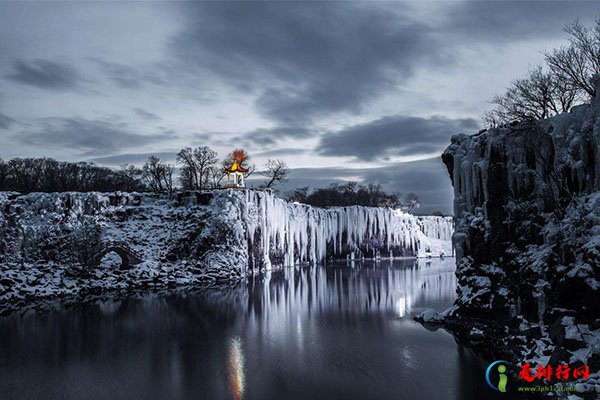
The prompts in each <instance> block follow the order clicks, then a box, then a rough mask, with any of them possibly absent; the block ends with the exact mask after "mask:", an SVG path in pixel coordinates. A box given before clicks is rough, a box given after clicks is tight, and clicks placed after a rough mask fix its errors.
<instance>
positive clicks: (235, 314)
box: [0, 259, 501, 400]
mask: <svg viewBox="0 0 600 400" xmlns="http://www.w3.org/2000/svg"><path fill="white" fill-rule="evenodd" d="M455 286H456V278H455V276H454V260H453V259H445V260H440V259H432V260H394V261H390V260H382V261H380V262H374V261H364V262H355V263H354V264H350V263H345V262H344V263H339V264H336V265H333V266H328V267H327V268H325V267H313V268H308V267H296V268H285V269H282V270H277V271H272V272H267V273H264V274H261V275H257V276H255V277H251V278H248V279H247V280H246V281H245V282H242V283H239V284H237V285H234V286H232V287H227V288H218V289H212V290H194V291H192V290H180V291H176V292H172V293H160V294H156V293H155V294H146V295H143V296H136V297H134V298H128V299H125V300H119V301H114V300H113V301H111V300H107V301H97V302H89V303H87V304H82V305H78V306H76V307H67V308H59V309H54V310H51V311H47V312H44V313H32V312H29V313H27V314H24V315H12V316H8V317H3V318H1V319H0V333H1V334H0V399H3V400H10V399H77V400H79V399H111V400H115V399H144V400H147V399H261V400H263V399H395V400H398V399H407V400H418V399H440V400H441V399H444V400H448V399H482V398H486V399H489V398H494V397H493V396H494V393H492V391H491V389H490V388H489V387H488V386H487V385H486V383H485V378H484V373H485V368H486V366H487V365H486V363H485V362H484V361H483V360H481V359H480V358H478V357H477V356H475V355H474V354H472V353H471V352H470V351H469V350H468V349H465V348H462V347H461V346H459V345H458V344H457V343H456V342H455V340H454V338H453V337H452V336H451V335H450V334H449V333H447V332H446V331H444V330H437V331H434V332H432V331H429V330H427V329H425V328H423V327H422V326H421V325H420V324H418V323H416V322H414V321H413V320H412V318H411V316H412V315H414V314H416V313H418V312H419V311H422V310H424V309H426V308H434V309H436V310H438V311H442V310H444V309H445V308H446V307H448V306H449V305H451V304H452V301H453V299H454V296H455ZM498 398H501V397H498Z"/></svg>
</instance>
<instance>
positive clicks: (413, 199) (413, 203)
mask: <svg viewBox="0 0 600 400" xmlns="http://www.w3.org/2000/svg"><path fill="white" fill-rule="evenodd" d="M419 202H420V200H419V196H418V195H417V194H416V193H408V194H407V195H406V197H405V198H404V207H405V209H406V212H411V211H412V210H413V209H414V208H418V207H420V205H421V204H420V203H419Z"/></svg>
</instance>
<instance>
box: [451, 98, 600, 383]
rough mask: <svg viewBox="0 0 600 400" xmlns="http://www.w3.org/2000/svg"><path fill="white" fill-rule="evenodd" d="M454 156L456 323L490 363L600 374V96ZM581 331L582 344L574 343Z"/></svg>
mask: <svg viewBox="0 0 600 400" xmlns="http://www.w3.org/2000/svg"><path fill="white" fill-rule="evenodd" d="M442 159H443V162H444V163H445V165H446V166H447V168H448V172H449V175H450V179H451V180H452V183H453V186H454V215H455V218H456V230H455V233H454V237H453V240H454V245H455V249H456V255H457V271H456V274H457V279H458V299H457V301H456V303H455V306H454V307H453V308H452V309H451V310H448V311H447V313H446V314H445V316H446V319H447V321H448V323H449V325H450V326H451V327H452V328H453V329H454V330H455V331H456V332H458V334H459V337H460V338H462V339H463V340H465V341H466V342H467V343H469V344H472V345H474V346H476V347H478V349H479V350H480V351H481V352H482V353H483V354H485V355H487V356H488V357H489V358H498V357H499V356H503V357H510V356H513V357H515V358H513V359H515V360H519V361H520V360H521V359H531V360H534V359H536V357H537V361H541V362H548V361H552V362H557V361H559V360H561V361H564V360H567V361H569V360H571V362H579V363H587V364H588V365H589V366H590V368H591V369H592V370H594V371H597V370H598V369H599V368H600V347H599V344H600V342H599V341H598V338H599V337H600V330H598V328H600V99H595V100H593V101H592V102H591V104H589V105H582V106H578V107H575V108H574V109H573V110H572V112H570V113H566V114H561V115H558V116H556V117H553V118H549V119H546V120H543V121H530V122H524V123H520V124H513V125H511V126H507V127H503V128H498V129H491V130H486V131H482V132H480V133H478V134H476V135H473V136H467V135H464V134H461V135H456V136H454V137H453V138H452V143H451V145H450V146H448V148H447V149H446V150H445V152H444V153H443V156H442ZM467 321H471V322H467ZM474 321H479V322H474ZM473 325H477V326H479V327H478V328H477V329H478V330H480V328H482V329H483V332H484V335H479V334H477V335H475V334H473V333H472V332H471V329H472V328H471V327H472V326H473ZM569 332H570V333H573V335H571V336H573V337H576V338H577V339H576V340H567V339H565V337H566V336H569V335H568V334H566V333H569ZM575 333H576V334H575ZM483 336H488V338H487V339H489V340H486V338H484V337H483ZM519 357H520V358H519Z"/></svg>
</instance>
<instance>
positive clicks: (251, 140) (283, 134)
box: [233, 126, 316, 146]
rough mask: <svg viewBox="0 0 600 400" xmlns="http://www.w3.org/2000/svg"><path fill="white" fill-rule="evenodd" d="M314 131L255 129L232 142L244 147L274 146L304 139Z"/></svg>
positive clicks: (289, 127) (304, 129)
mask: <svg viewBox="0 0 600 400" xmlns="http://www.w3.org/2000/svg"><path fill="white" fill-rule="evenodd" d="M315 134H316V133H315V131H314V130H312V129H309V128H304V127H293V126H284V127H275V128H257V129H253V130H251V131H249V132H246V133H244V134H243V135H241V136H238V137H235V138H234V139H233V140H234V141H236V142H241V143H242V144H244V145H246V146H247V145H250V144H258V145H261V146H264V145H274V144H276V143H278V142H281V141H283V140H287V139H294V140H295V139H306V138H309V137H312V136H314V135H315Z"/></svg>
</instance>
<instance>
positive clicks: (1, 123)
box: [0, 113, 15, 129]
mask: <svg viewBox="0 0 600 400" xmlns="http://www.w3.org/2000/svg"><path fill="white" fill-rule="evenodd" d="M13 122H15V120H14V119H12V118H10V117H9V116H7V115H4V114H2V113H0V129H8V128H9V127H10V126H11V124H12V123H13Z"/></svg>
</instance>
